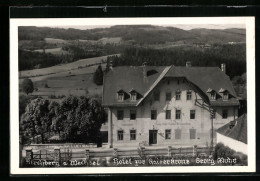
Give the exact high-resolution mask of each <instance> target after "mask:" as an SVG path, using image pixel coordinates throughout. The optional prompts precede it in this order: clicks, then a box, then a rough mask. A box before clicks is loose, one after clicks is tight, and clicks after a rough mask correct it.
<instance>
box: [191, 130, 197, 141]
mask: <svg viewBox="0 0 260 181" xmlns="http://www.w3.org/2000/svg"><path fill="white" fill-rule="evenodd" d="M190 139H191V140H194V139H196V129H190Z"/></svg>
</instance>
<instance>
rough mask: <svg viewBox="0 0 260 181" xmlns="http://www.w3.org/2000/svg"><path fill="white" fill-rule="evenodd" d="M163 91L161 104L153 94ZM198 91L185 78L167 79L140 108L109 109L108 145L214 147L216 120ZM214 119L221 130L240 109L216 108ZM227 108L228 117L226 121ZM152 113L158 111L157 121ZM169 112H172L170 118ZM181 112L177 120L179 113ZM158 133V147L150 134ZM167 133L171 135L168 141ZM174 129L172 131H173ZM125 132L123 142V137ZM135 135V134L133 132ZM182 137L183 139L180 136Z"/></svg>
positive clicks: (230, 107) (156, 137) (235, 116)
mask: <svg viewBox="0 0 260 181" xmlns="http://www.w3.org/2000/svg"><path fill="white" fill-rule="evenodd" d="M178 90H179V91H181V97H180V100H176V91H178ZM187 91H191V93H192V94H191V100H187ZM155 92H159V93H160V99H159V101H156V100H154V98H153V93H155ZM197 92H198V91H197V90H196V89H195V88H193V86H192V85H191V84H189V83H188V82H187V81H183V79H176V78H172V79H170V80H168V79H163V80H162V81H161V82H160V83H159V84H158V85H157V86H156V87H155V89H154V90H153V91H152V92H151V93H150V94H149V95H148V97H146V99H145V100H144V101H143V103H142V104H140V105H139V106H138V107H109V108H108V144H109V146H110V147H126V146H127V147H131V146H134V147H136V146H138V145H139V144H144V145H152V146H156V145H171V146H182V145H183V146H184V145H185V146H187V145H189V146H191V145H204V146H205V145H208V146H209V145H210V143H211V127H212V120H211V119H210V112H209V110H208V105H207V104H206V103H205V102H204V101H203V99H202V98H201V96H200V95H199V94H198V93H197ZM166 93H171V100H170V101H167V100H166ZM214 109H215V110H216V116H215V118H214V119H213V129H214V130H215V129H217V128H219V127H221V126H223V125H225V124H226V123H228V122H230V121H232V120H234V119H235V118H237V107H235V106H233V107H232V106H229V107H216V108H214ZM223 109H225V110H227V111H228V116H227V118H225V119H222V111H223ZM118 110H121V111H123V114H124V115H123V117H124V118H123V119H122V120H118V117H117V112H118ZM131 110H136V119H134V120H131V119H130V111H131ZM151 110H156V112H157V118H156V119H155V120H152V119H151ZM166 110H169V111H170V112H171V116H170V119H166ZM177 110H179V111H180V112H181V116H180V119H176V112H177ZM191 110H192V111H193V112H194V111H195V119H191V118H190V113H191ZM130 130H135V132H136V138H135V139H134V140H131V139H130ZM151 130H155V134H156V136H155V139H156V141H155V142H156V143H155V144H149V143H151V141H150V138H149V137H151V134H150V131H151ZM166 130H168V133H169V132H170V135H169V136H168V138H166ZM169 130H170V131H169ZM122 131H123V139H122V140H120V139H121V138H122V137H121V138H119V135H118V134H119V132H120V134H121V133H122ZM133 132H134V131H133ZM179 135H180V136H179Z"/></svg>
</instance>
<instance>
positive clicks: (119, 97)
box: [117, 92, 124, 101]
mask: <svg viewBox="0 0 260 181" xmlns="http://www.w3.org/2000/svg"><path fill="white" fill-rule="evenodd" d="M117 100H118V101H123V100H124V93H122V92H120V93H117Z"/></svg>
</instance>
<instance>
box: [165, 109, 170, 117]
mask: <svg viewBox="0 0 260 181" xmlns="http://www.w3.org/2000/svg"><path fill="white" fill-rule="evenodd" d="M165 119H171V110H166V114H165Z"/></svg>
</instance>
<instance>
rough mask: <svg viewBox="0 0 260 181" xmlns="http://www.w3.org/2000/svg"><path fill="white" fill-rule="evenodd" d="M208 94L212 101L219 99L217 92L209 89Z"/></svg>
mask: <svg viewBox="0 0 260 181" xmlns="http://www.w3.org/2000/svg"><path fill="white" fill-rule="evenodd" d="M207 93H208V94H209V98H210V100H216V98H217V93H216V91H215V90H213V89H211V88H209V89H208V90H207Z"/></svg>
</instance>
